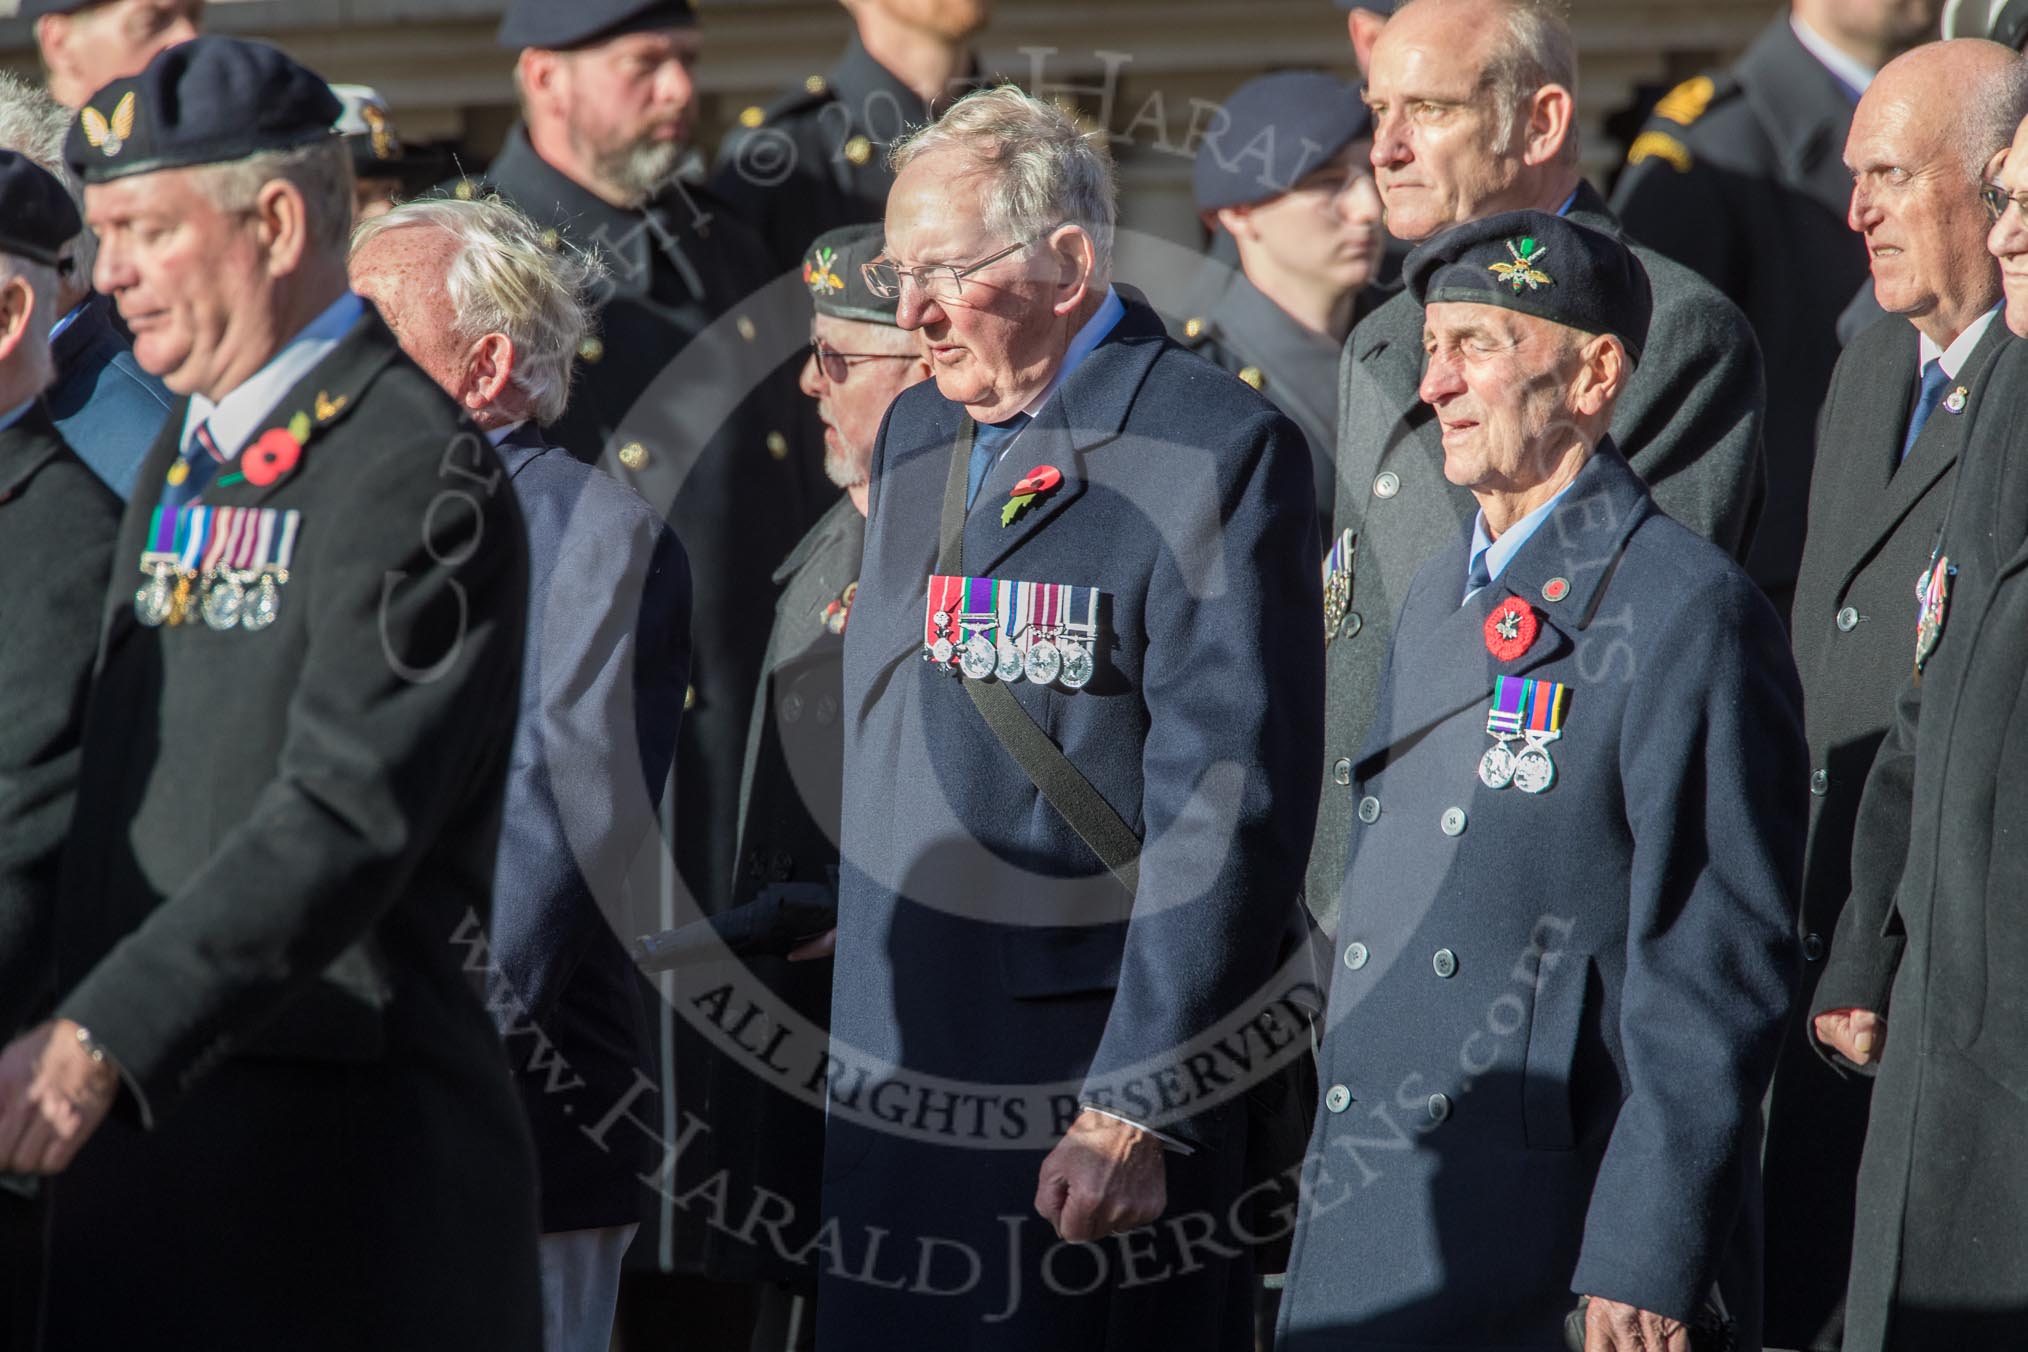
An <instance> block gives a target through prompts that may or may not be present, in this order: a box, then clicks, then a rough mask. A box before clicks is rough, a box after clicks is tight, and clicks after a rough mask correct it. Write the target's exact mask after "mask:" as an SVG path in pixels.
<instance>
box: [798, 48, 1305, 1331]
mask: <svg viewBox="0 0 2028 1352" xmlns="http://www.w3.org/2000/svg"><path fill="white" fill-rule="evenodd" d="M896 163H897V165H898V168H899V174H898V177H897V179H896V182H895V188H894V192H893V195H892V196H891V197H890V198H889V199H888V213H887V244H886V251H885V257H884V259H882V260H881V261H880V262H878V263H876V264H874V265H872V266H870V267H869V268H867V269H866V275H867V278H868V281H869V284H870V285H871V286H872V287H873V288H874V289H875V290H876V291H884V292H888V293H890V294H891V295H893V297H894V298H895V301H896V305H897V309H896V319H897V320H898V321H899V323H900V325H901V326H902V327H903V328H905V329H910V330H913V331H916V332H917V333H919V334H920V335H921V338H922V340H923V341H924V343H925V344H926V352H927V356H928V359H929V363H930V369H931V373H932V375H933V377H934V380H935V383H934V386H932V385H930V384H927V383H926V384H924V385H920V386H917V387H916V388H914V389H911V390H908V391H906V392H904V393H903V394H902V396H901V397H900V398H899V399H898V400H896V402H895V405H894V407H893V409H892V410H891V411H890V412H889V414H888V416H887V421H886V424H885V426H884V428H883V429H882V432H881V435H880V439H879V444H878V446H877V447H876V449H875V451H874V457H873V474H872V482H871V488H870V492H869V495H868V503H867V506H868V521H867V527H866V552H865V559H864V563H863V565H862V568H861V571H860V576H859V589H858V592H857V594H856V599H855V601H854V603H853V609H852V622H851V625H850V627H849V628H848V629H847V630H846V641H845V712H844V718H845V781H844V782H845V783H846V784H847V785H848V786H850V790H851V791H850V792H849V793H848V794H847V795H846V799H845V804H844V813H843V836H842V839H841V842H840V844H841V849H842V853H843V867H842V871H841V877H840V886H839V893H840V895H839V925H838V935H837V963H836V971H835V974H834V982H835V991H834V995H833V999H832V1006H831V1014H832V1038H831V1055H830V1058H829V1060H828V1061H827V1063H826V1065H825V1067H824V1068H823V1071H822V1073H821V1074H820V1077H819V1079H818V1080H817V1083H819V1084H823V1083H825V1082H827V1081H828V1086H829V1109H828V1120H827V1124H826V1140H825V1152H824V1167H825V1179H824V1206H823V1212H822V1214H823V1217H824V1219H825V1222H826V1225H827V1227H828V1228H827V1231H826V1233H827V1234H830V1235H831V1236H832V1238H833V1240H834V1242H835V1246H836V1247H835V1248H834V1251H833V1252H832V1253H831V1254H830V1256H828V1257H827V1258H826V1259H825V1262H824V1265H823V1268H822V1271H821V1274H820V1277H819V1284H820V1293H821V1299H820V1303H819V1312H818V1318H819V1332H818V1342H819V1345H820V1346H823V1347H826V1348H827V1349H837V1350H839V1352H848V1350H849V1349H857V1348H866V1349H873V1348H879V1349H887V1348H893V1347H899V1346H908V1347H937V1348H946V1347H965V1348H972V1349H986V1350H992V1349H1031V1348H1043V1347H1047V1348H1050V1349H1053V1350H1062V1352H1077V1350H1078V1349H1103V1348H1141V1347H1163V1348H1171V1349H1199V1348H1245V1347H1250V1346H1251V1345H1252V1327H1251V1319H1252V1283H1251V1270H1252V1260H1251V1257H1250V1251H1249V1247H1248V1246H1249V1243H1250V1242H1251V1241H1253V1240H1255V1239H1257V1238H1259V1237H1260V1236H1259V1232H1258V1231H1257V1230H1255V1229H1253V1228H1251V1227H1250V1226H1248V1225H1247V1224H1246V1222H1247V1219H1248V1217H1247V1213H1246V1209H1245V1207H1244V1206H1243V1205H1241V1204H1240V1197H1241V1194H1242V1192H1243V1191H1244V1189H1245V1187H1246V1184H1247V1182H1248V1181H1249V1163H1250V1160H1249V1156H1250V1155H1251V1156H1253V1163H1255V1165H1256V1167H1258V1164H1259V1161H1260V1160H1261V1159H1262V1158H1263V1155H1264V1154H1271V1153H1272V1152H1260V1151H1259V1147H1260V1146H1261V1145H1262V1144H1263V1142H1262V1141H1261V1140H1259V1139H1255V1140H1252V1141H1250V1140H1249V1137H1251V1136H1255V1134H1256V1122H1255V1119H1254V1115H1253V1114H1251V1113H1250V1112H1249V1111H1248V1105H1247V1099H1248V1097H1249V1094H1248V1090H1249V1088H1250V1087H1252V1088H1259V1087H1261V1082H1262V1080H1263V1077H1264V1076H1266V1075H1268V1074H1270V1073H1273V1072H1275V1071H1277V1070H1278V1068H1279V1067H1280V1065H1281V1064H1283V1063H1284V1062H1287V1061H1291V1060H1293V1058H1296V1057H1299V1056H1301V1055H1303V1054H1304V1052H1305V1048H1306V1047H1307V1041H1306V1040H1305V1035H1304V1034H1303V1032H1302V1030H1301V1027H1300V1020H1301V1018H1302V1015H1301V1013H1300V1012H1298V1011H1299V1010H1300V1009H1301V1008H1302V1007H1303V1006H1302V997H1303V996H1304V995H1309V996H1311V997H1312V999H1314V987H1313V986H1308V985H1305V984H1303V983H1302V982H1301V981H1300V979H1298V978H1296V977H1294V976H1290V975H1283V976H1282V977H1281V978H1280V979H1279V980H1277V974H1278V961H1279V960H1280V959H1281V958H1283V957H1285V956H1286V955H1287V954H1288V952H1289V951H1291V950H1292V949H1294V948H1295V946H1296V944H1297V943H1299V942H1300V937H1301V936H1302V934H1303V932H1304V931H1303V925H1302V911H1301V906H1300V902H1299V900H1298V895H1299V892H1300V878H1301V871H1302V861H1303V859H1304V857H1305V855H1306V852H1307V850H1308V847H1309V838H1310V822H1311V818H1312V804H1313V803H1314V801H1315V797H1314V792H1315V791H1314V786H1313V784H1312V782H1311V780H1312V774H1311V767H1312V764H1313V758H1314V756H1315V748H1316V745H1317V742H1318V739H1319V736H1320V733H1321V721H1322V698H1323V696H1322V661H1321V652H1320V649H1321V638H1322V636H1321V633H1320V631H1319V628H1318V625H1317V622H1316V615H1317V607H1318V606H1319V605H1320V604H1321V596H1320V594H1319V577H1318V569H1317V558H1316V536H1315V534H1314V530H1315V516H1314V504H1313V499H1314V489H1313V487H1312V485H1311V476H1310V464H1309V454H1308V450H1307V448H1306V446H1305V445H1304V442H1303V439H1302V435H1301V433H1300V432H1299V431H1298V430H1297V429H1296V427H1295V425H1294V424H1293V423H1291V422H1290V421H1289V419H1288V418H1287V417H1286V416H1285V415H1283V414H1282V413H1280V412H1279V411H1278V410H1276V409H1275V408H1274V406H1273V405H1272V404H1270V403H1268V402H1267V401H1266V400H1265V399H1263V398H1262V397H1261V396H1260V395H1258V394H1256V393H1255V392H1254V391H1252V390H1250V389H1248V388H1247V387H1246V386H1245V385H1244V384H1242V383H1241V382H1239V381H1237V380H1233V379H1231V378H1230V377H1228V376H1226V375H1224V374H1223V373H1221V372H1219V371H1217V370H1216V369H1215V368H1213V367H1212V366H1210V365H1209V364H1208V363H1205V362H1203V361H1202V360H1201V359H1199V358H1198V357H1196V356H1195V355H1193V354H1191V353H1189V352H1187V351H1186V350H1184V349H1183V348H1181V347H1180V346H1178V345H1177V344H1175V343H1173V342H1171V341H1170V340H1169V339H1168V338H1167V337H1166V336H1165V334H1164V332H1163V329H1162V323H1161V320H1160V318H1159V317H1158V316H1157V315H1156V314H1155V313H1154V311H1153V310H1152V309H1150V308H1149V307H1148V306H1147V305H1146V304H1145V303H1143V302H1142V301H1141V299H1140V298H1139V297H1138V296H1134V295H1131V294H1130V293H1127V292H1125V291H1124V289H1122V288H1116V287H1114V286H1112V285H1111V284H1110V265H1111V253H1112V242H1113V229H1114V219H1115V197H1114V184H1113V178H1112V166H1111V164H1110V162H1109V160H1108V157H1107V156H1106V154H1105V152H1104V150H1103V147H1102V143H1099V142H1096V141H1094V140H1091V139H1087V138H1086V137H1085V136H1083V135H1082V134H1080V132H1079V130H1078V128H1077V127H1076V125H1075V124H1074V123H1073V122H1072V121H1071V120H1070V118H1069V117H1068V116H1066V115H1065V114H1064V113H1063V112H1062V111H1061V110H1059V109H1057V108H1055V107H1054V106H1052V105H1050V104H1048V103H1044V102H1041V101H1039V100H1036V99H1032V98H1030V97H1028V96H1027V95H1024V94H1022V93H1020V92H1019V91H1017V90H1014V89H1011V88H1003V89H996V90H991V91H984V92H981V93H978V94H973V95H971V96H968V97H967V98H965V99H963V100H961V101H959V102H958V103H957V104H955V105H953V107H952V108H951V110H950V111H949V112H948V113H946V114H945V115H944V116H943V117H942V118H941V119H940V120H939V121H938V122H936V123H934V124H932V125H931V126H930V127H928V128H926V129H925V130H923V131H921V132H918V133H917V134H915V135H914V136H912V137H911V138H909V139H908V140H907V141H906V142H904V143H903V144H902V145H901V146H900V147H898V149H897V151H896ZM1297 957H1298V958H1299V959H1300V958H1305V957H1306V955H1304V954H1301V953H1300V952H1298V953H1297ZM1291 987H1295V988H1296V989H1295V991H1294V993H1291ZM1281 997H1286V1005H1284V1004H1280V1003H1274V1002H1275V1001H1276V1000H1277V999H1278V998H1281ZM1214 1043H1218V1044H1220V1045H1223V1046H1224V1047H1226V1049H1227V1052H1226V1053H1225V1054H1224V1055H1223V1057H1221V1056H1220V1055H1219V1054H1215V1053H1214V1052H1213V1051H1212V1050H1211V1047H1212V1045H1213V1044H1214ZM1234 1058H1236V1059H1234ZM1275 1083H1279V1081H1276V1082H1275ZM1297 1134H1298V1135H1300V1132H1298V1133H1297ZM1250 1146H1251V1147H1253V1149H1250ZM1294 1153H1295V1154H1299V1153H1300V1142H1299V1141H1298V1142H1297V1144H1296V1148H1295V1151H1294ZM1292 1163H1293V1156H1292V1157H1291V1158H1290V1159H1287V1160H1281V1161H1278V1162H1277V1164H1275V1165H1273V1166H1270V1167H1276V1168H1278V1167H1282V1166H1283V1165H1288V1164H1292ZM1038 1213H1039V1215H1038ZM1158 1221H1160V1222H1161V1224H1159V1225H1155V1224H1154V1223H1155V1222H1158ZM1142 1227H1151V1228H1142ZM1113 1237H1117V1238H1113ZM1102 1240H1103V1241H1109V1242H1106V1243H1103V1244H1100V1243H1096V1242H1094V1241H1102Z"/></svg>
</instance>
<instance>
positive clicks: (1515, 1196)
mask: <svg viewBox="0 0 2028 1352" xmlns="http://www.w3.org/2000/svg"><path fill="white" fill-rule="evenodd" d="M1405 276H1406V279H1407V285H1408V291H1409V295H1410V296H1411V298H1412V302H1413V303H1414V304H1416V305H1417V306H1418V307H1420V308H1422V309H1423V311H1424V328H1423V340H1422V346H1423V349H1424V351H1425V354H1426V361H1427V364H1426V368H1425V371H1424V374H1423V377H1422V382H1421V389H1420V393H1421V397H1422V399H1423V401H1424V402H1425V403H1426V404H1427V405H1429V407H1430V409H1431V411H1432V413H1433V414H1434V416H1435V418H1436V421H1437V424H1438V426H1439V427H1440V428H1441V435H1442V443H1443V473H1444V477H1445V479H1446V480H1447V481H1448V482H1449V483H1451V484H1452V485H1455V486H1456V487H1458V488H1461V489H1464V490H1466V491H1468V492H1469V493H1471V495H1472V497H1473V499H1474V500H1475V501H1476V503H1477V504H1478V510H1477V513H1476V519H1475V521H1474V522H1473V524H1472V525H1471V527H1470V528H1469V529H1467V530H1461V531H1460V532H1459V534H1458V536H1457V537H1456V538H1455V539H1454V540H1453V541H1452V543H1451V545H1450V546H1449V547H1448V548H1447V549H1445V550H1444V551H1442V552H1441V553H1439V554H1438V555H1437V556H1436V557H1435V558H1433V559H1431V560H1430V561H1429V562H1428V563H1427V564H1425V565H1424V566H1423V567H1422V568H1421V569H1419V570H1418V571H1417V573H1416V576H1415V579H1414V581H1413V583H1412V584H1411V585H1410V587H1409V588H1408V591H1407V593H1406V595H1405V597H1404V598H1403V603H1402V610H1401V615H1400V619H1399V621H1398V623H1397V626H1396V629H1395V636H1394V643H1393V646H1392V649H1391V652H1390V656H1389V662H1388V668H1387V673H1386V678H1385V682H1384V684H1383V686H1382V688H1381V696H1380V703H1379V708H1378V711H1377V716H1376V717H1375V719H1374V723H1373V728H1372V731H1371V733H1370V735H1369V736H1368V739H1367V742H1366V746H1365V749H1364V750H1363V751H1362V752H1361V753H1360V756H1359V758H1358V760H1357V761H1356V762H1355V763H1354V765H1353V766H1352V768H1351V773H1350V775H1349V776H1348V777H1349V779H1350V787H1349V792H1350V793H1351V794H1352V795H1353V797H1354V799H1355V800H1356V802H1357V803H1358V811H1357V817H1358V825H1357V826H1356V827H1355V828H1354V834H1353V841H1352V847H1351V856H1350V860H1349V863H1348V865H1347V869H1346V872H1345V876H1344V878H1343V879H1342V891H1341V895H1340V900H1339V904H1338V910H1339V922H1338V930H1337V934H1336V940H1337V954H1338V957H1339V959H1340V962H1341V964H1342V965H1341V966H1340V967H1339V968H1338V970H1337V972H1336V974H1335V976H1334V978H1333V980H1332V983H1331V996H1330V1008H1329V1016H1328V1021H1327V1026H1326V1032H1325V1036H1324V1044H1323V1048H1322V1051H1321V1052H1320V1054H1319V1078H1320V1079H1321V1080H1322V1081H1323V1083H1324V1084H1325V1085H1326V1086H1327V1087H1326V1089H1325V1091H1324V1098H1323V1104H1322V1108H1321V1111H1320V1112H1319V1113H1318V1115H1317V1121H1316V1129H1315V1133H1314V1135H1313V1137H1312V1140H1311V1145H1310V1160H1311V1162H1312V1164H1313V1166H1314V1168H1315V1170H1316V1172H1315V1173H1314V1175H1312V1176H1311V1179H1310V1182H1311V1186H1310V1188H1309V1190H1308V1192H1307V1193H1306V1195H1305V1197H1304V1200H1303V1205H1302V1209H1301V1214H1300V1217H1299V1220H1298V1224H1297V1231H1296V1236H1295V1254H1294V1264H1293V1266H1292V1267H1291V1269H1290V1273H1289V1283H1288V1289H1287V1291H1286V1293H1285V1295H1284V1297H1283V1304H1282V1339H1281V1342H1280V1344H1279V1346H1281V1347H1282V1348H1284V1349H1288V1352H1309V1350H1310V1349H1327V1348H1328V1349H1334V1350H1335V1349H1342V1348H1352V1347H1367V1346H1372V1347H1383V1346H1384V1347H1405V1346H1432V1347H1434V1346H1445V1347H1453V1346H1455V1347H1467V1346H1470V1347H1486V1346H1501V1347H1523V1346H1525V1347H1545V1348H1546V1347H1557V1346H1561V1345H1562V1338H1563V1336H1564V1324H1565V1321H1566V1318H1567V1317H1568V1316H1569V1315H1570V1312H1571V1310H1572V1307H1573V1306H1574V1305H1575V1304H1576V1303H1577V1301H1578V1297H1580V1296H1584V1297H1588V1298H1589V1301H1588V1306H1587V1309H1586V1313H1585V1315H1584V1316H1583V1324H1584V1340H1583V1346H1584V1347H1585V1348H1586V1349H1587V1352H1656V1350H1657V1349H1661V1350H1662V1352H1688V1348H1689V1342H1688V1335H1687V1333H1686V1329H1687V1327H1688V1326H1690V1325H1692V1324H1695V1323H1698V1322H1713V1323H1715V1322H1718V1321H1719V1320H1721V1319H1723V1320H1727V1321H1730V1322H1731V1323H1732V1324H1733V1325H1734V1326H1735V1327H1734V1332H1735V1333H1736V1335H1737V1337H1738V1342H1737V1343H1736V1344H1733V1343H1728V1344H1726V1345H1727V1346H1740V1347H1758V1346H1760V1338H1759V1327H1758V1323H1759V1311H1760V1277H1761V1273H1760V1210H1759V1196H1760V1189H1759V1144H1760V1104H1761V1096H1762V1093H1763V1092H1764V1091H1765V1089H1766V1088H1767V1082H1768V1077H1769V1074H1770V1072H1771V1071H1772V1069H1773V1064H1774V1054H1775V1046H1776V1042H1777V1040H1778V1038H1779V1035H1780V1032H1781V1029H1782V1027H1783V1019H1784V1017H1785V1015H1786V1013H1787V1010H1788V1004H1789V983H1790V981H1791V980H1792V978H1793V976H1794V973H1795V967H1796V954H1795V938H1794V934H1793V932H1792V922H1791V919H1790V917H1791V914H1792V909H1791V908H1792V906H1793V899H1794V896H1795V889H1796V883H1797V878H1798V875H1799V873H1800V871H1801V865H1802V826H1803V802H1802V799H1801V797H1800V796H1799V795H1798V793H1797V791H1796V786H1797V785H1798V784H1799V783H1801V781H1802V775H1803V765H1804V750H1803V740H1802V725H1801V692H1800V690H1799V689H1798V688H1797V683H1796V676H1795V668H1794V666H1793V664H1792V663H1791V662H1790V660H1789V655H1788V647H1787V643H1786V641H1785V638H1784V635H1783V632H1782V626H1781V621H1780V619H1779V618H1778V617H1777V616H1776V615H1775V613H1774V610H1773V608H1772V607H1770V606H1769V605H1768V603H1767V600H1766V598H1765V597H1763V596H1762V595H1761V594H1760V593H1759V592H1758V591H1757V590H1755V588H1754V586H1753V584H1752V583H1751V582H1750V581H1749V580H1748V578H1747V576H1746V574H1745V573H1744V572H1743V571H1742V570H1741V569H1740V568H1739V566H1738V565H1737V564H1735V563H1733V562H1732V561H1731V560H1730V559H1728V558H1726V557H1725V555H1724V554H1723V553H1722V552H1721V551H1720V550H1718V549H1717V548H1716V547H1714V546H1713V545H1711V544H1710V543H1709V542H1707V541H1705V540H1702V539H1699V538H1698V537H1697V536H1696V535H1695V534H1694V533H1692V532H1691V531H1689V530H1688V529H1686V528H1685V527H1683V526H1682V525H1679V524H1678V523H1677V522H1675V521H1674V520H1672V519H1670V518H1669V517H1667V516H1665V515H1664V514H1663V513H1662V512H1661V511H1660V510H1659V509H1658V508H1657V507H1656V506H1655V501H1654V498H1653V497H1652V496H1651V495H1650V494H1649V492H1648V490H1647V488H1646V487H1645V486H1644V485H1643V484H1642V483H1641V481H1640V479H1639V478H1638V477H1637V476H1636V475H1635V474H1634V472H1633V471H1632V470H1631V469H1630V468H1629V467H1628V465H1627V462H1626V460H1625V459H1624V458H1623V457H1622V456H1621V455H1620V453H1619V451H1618V449H1617V448H1616V446H1615V445H1614V443H1613V440H1612V437H1611V434H1610V431H1609V429H1610V427H1611V425H1612V421H1613V412H1614V405H1615V404H1616V402H1617V401H1618V399H1619V397H1620V392H1621V390H1622V389H1623V388H1624V387H1625V384H1626V381H1627V378H1628V376H1629V375H1630V374H1631V373H1632V371H1633V370H1634V369H1635V365H1636V363H1638V362H1640V361H1642V360H1643V357H1644V349H1645V348H1646V346H1647V343H1648V341H1649V340H1650V338H1651V333H1650V325H1649V318H1650V312H1651V308H1652V303H1651V300H1650V292H1649V286H1648V279H1647V276H1646V273H1645V272H1644V270H1643V269H1642V267H1641V264H1640V262H1639V260H1638V259H1636V258H1635V256H1634V254H1633V253H1632V252H1631V251H1630V250H1629V249H1628V248H1627V247H1626V246H1625V245H1623V244H1621V243H1620V242H1619V241H1618V240H1617V239H1615V238H1613V237H1612V236H1610V235H1607V234H1605V233H1603V232H1600V231H1596V230H1592V229H1590V228H1588V227H1585V226H1581V225H1578V224H1575V223H1573V222H1570V221H1567V220H1564V219H1563V218H1561V217H1557V216H1553V215H1550V214H1549V213H1547V212H1541V211H1518V212H1510V213H1501V214H1498V215H1494V216H1490V217H1487V218H1484V219H1481V220H1478V221H1474V222H1470V223H1468V224H1465V225H1461V226H1458V227H1457V228H1455V229H1453V230H1450V231H1447V232H1445V233H1443V234H1440V235H1438V236H1437V237H1436V238H1435V239H1433V240H1430V241H1429V242H1427V243H1425V244H1424V245H1422V246H1421V247H1420V248H1418V249H1417V250H1416V251H1415V252H1414V253H1413V254H1411V255H1409V260H1408V267H1407V269H1406V272H1405ZM1489 734H1490V736H1491V741H1490V742H1489V741H1488V735H1489ZM1714 1291H1715V1292H1716V1294H1714Z"/></svg>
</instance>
